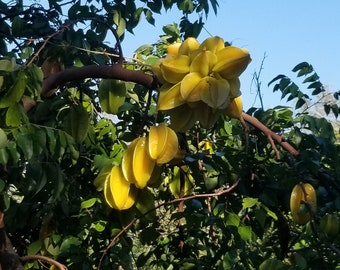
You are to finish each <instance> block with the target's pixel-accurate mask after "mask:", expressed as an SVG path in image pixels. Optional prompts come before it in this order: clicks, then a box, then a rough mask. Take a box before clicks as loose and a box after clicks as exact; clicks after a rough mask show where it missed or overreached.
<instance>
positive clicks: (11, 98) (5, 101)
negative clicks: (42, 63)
mask: <svg viewBox="0 0 340 270" xmlns="http://www.w3.org/2000/svg"><path fill="white" fill-rule="evenodd" d="M26 82H27V77H26V75H25V73H24V72H23V71H20V72H19V73H18V75H17V79H16V80H15V82H14V83H13V85H12V86H11V87H10V88H9V89H8V91H7V93H6V94H5V95H4V96H3V97H1V98H0V108H7V107H9V106H11V105H12V104H14V103H17V102H19V101H20V99H21V98H22V96H23V94H24V91H25V87H26Z"/></svg>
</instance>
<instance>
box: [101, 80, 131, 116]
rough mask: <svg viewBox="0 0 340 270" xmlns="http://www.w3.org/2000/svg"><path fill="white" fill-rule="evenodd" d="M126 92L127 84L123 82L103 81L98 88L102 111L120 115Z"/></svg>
mask: <svg viewBox="0 0 340 270" xmlns="http://www.w3.org/2000/svg"><path fill="white" fill-rule="evenodd" d="M126 92H127V90H126V84H125V82H123V81H121V80H115V79H103V80H101V82H100V83H99V86H98V97H99V102H100V106H101V107H102V110H103V111H104V112H106V113H110V114H116V113H118V110H119V108H120V107H121V106H122V105H123V104H124V102H125V97H126Z"/></svg>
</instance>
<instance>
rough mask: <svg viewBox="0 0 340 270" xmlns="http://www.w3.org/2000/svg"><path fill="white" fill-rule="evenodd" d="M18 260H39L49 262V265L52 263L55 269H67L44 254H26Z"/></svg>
mask: <svg viewBox="0 0 340 270" xmlns="http://www.w3.org/2000/svg"><path fill="white" fill-rule="evenodd" d="M20 260H21V261H22V262H27V261H32V260H39V261H45V262H47V263H49V264H50V265H54V266H55V268H56V269H58V270H67V267H66V266H65V265H63V264H61V263H59V262H57V261H56V260H53V259H51V258H49V257H46V256H41V255H28V256H24V257H21V258H20Z"/></svg>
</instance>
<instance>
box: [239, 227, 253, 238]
mask: <svg viewBox="0 0 340 270" xmlns="http://www.w3.org/2000/svg"><path fill="white" fill-rule="evenodd" d="M237 231H238V233H239V235H240V236H241V238H242V240H244V241H250V240H251V239H252V229H251V227H250V226H240V227H238V229H237Z"/></svg>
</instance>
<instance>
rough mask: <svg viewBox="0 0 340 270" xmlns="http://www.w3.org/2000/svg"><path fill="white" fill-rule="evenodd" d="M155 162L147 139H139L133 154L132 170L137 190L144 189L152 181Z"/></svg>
mask: <svg viewBox="0 0 340 270" xmlns="http://www.w3.org/2000/svg"><path fill="white" fill-rule="evenodd" d="M154 166H155V161H154V160H153V159H151V158H150V156H149V153H148V140H147V138H145V137H143V138H139V139H138V141H137V144H136V146H135V150H134V152H133V161H132V169H133V174H134V179H135V181H136V182H135V185H136V187H137V188H144V187H145V186H146V184H147V182H148V181H149V180H150V178H151V175H152V172H153V168H154Z"/></svg>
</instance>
